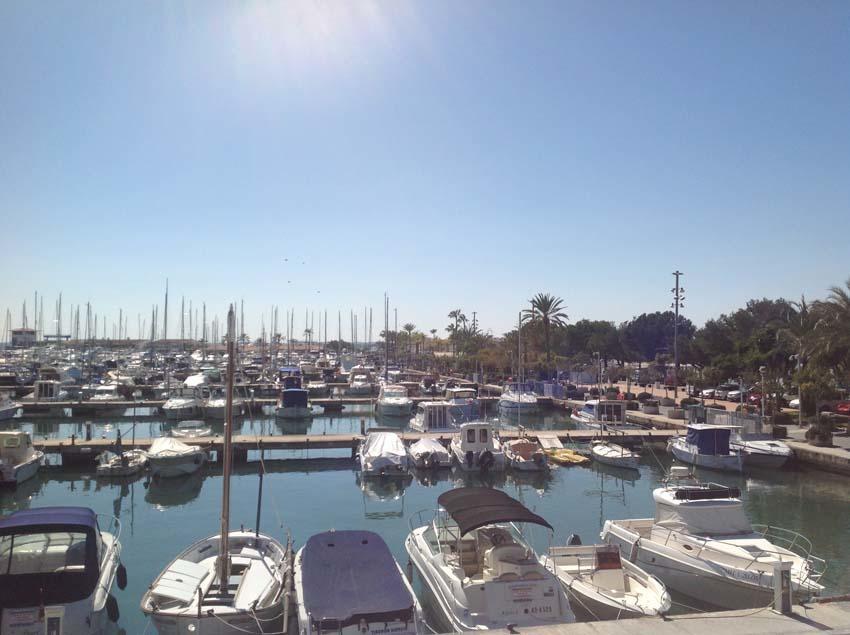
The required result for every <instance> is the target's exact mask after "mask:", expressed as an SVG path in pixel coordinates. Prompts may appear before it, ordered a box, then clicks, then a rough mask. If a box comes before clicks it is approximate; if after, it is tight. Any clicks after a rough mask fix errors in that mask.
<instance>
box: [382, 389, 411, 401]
mask: <svg viewBox="0 0 850 635" xmlns="http://www.w3.org/2000/svg"><path fill="white" fill-rule="evenodd" d="M384 397H387V398H391V399H403V398H405V397H407V391H406V390H405V389H404V388H387V389H386V390H384Z"/></svg>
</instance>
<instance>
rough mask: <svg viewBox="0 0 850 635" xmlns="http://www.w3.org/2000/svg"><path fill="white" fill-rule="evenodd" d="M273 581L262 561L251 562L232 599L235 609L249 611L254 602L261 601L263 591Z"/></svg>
mask: <svg viewBox="0 0 850 635" xmlns="http://www.w3.org/2000/svg"><path fill="white" fill-rule="evenodd" d="M273 580H274V577H273V576H272V574H271V572H270V571H269V568H268V567H267V566H266V563H265V562H263V561H262V560H252V561H251V564H250V565H248V568H247V569H245V572H244V573H243V574H242V581H241V582H240V583H239V589H238V590H237V591H236V597H234V598H233V606H234V608H236V609H245V610H247V609H250V608H251V606H252V605H253V604H254V601H255V600H258V599H261V598H262V597H263V596H264V595H265V593H264V591H265V590H266V588H267V587H268V586H269V584H270V583H271V582H272V581H273Z"/></svg>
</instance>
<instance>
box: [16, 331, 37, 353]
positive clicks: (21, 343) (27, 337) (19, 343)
mask: <svg viewBox="0 0 850 635" xmlns="http://www.w3.org/2000/svg"><path fill="white" fill-rule="evenodd" d="M12 346H13V347H15V348H30V347H32V346H35V329H26V328H22V329H12Z"/></svg>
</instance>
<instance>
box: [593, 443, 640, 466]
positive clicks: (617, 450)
mask: <svg viewBox="0 0 850 635" xmlns="http://www.w3.org/2000/svg"><path fill="white" fill-rule="evenodd" d="M590 454H591V456H592V457H593V460H594V461H599V462H600V463H603V464H605V465H613V466H614V467H627V468H631V469H633V470H636V469H638V462H639V461H640V455H639V454H637V453H636V452H632V451H631V450H629V449H627V448H624V447H623V446H622V445H619V444H617V443H611V442H610V441H599V440H596V441H592V442H591V444H590Z"/></svg>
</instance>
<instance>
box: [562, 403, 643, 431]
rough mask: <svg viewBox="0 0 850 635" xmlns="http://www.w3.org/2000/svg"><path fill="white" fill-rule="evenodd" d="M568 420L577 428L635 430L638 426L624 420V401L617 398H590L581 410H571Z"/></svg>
mask: <svg viewBox="0 0 850 635" xmlns="http://www.w3.org/2000/svg"><path fill="white" fill-rule="evenodd" d="M570 420H571V421H572V422H573V423H574V424H575V425H576V428H578V429H579V430H597V431H601V432H607V431H611V430H614V431H616V430H636V429H639V428H640V426H638V425H636V424H631V423H628V422H627V421H626V402H625V401H621V400H619V399H590V400H588V401H585V402H584V406H582V408H581V410H573V412H572V414H571V415H570Z"/></svg>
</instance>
